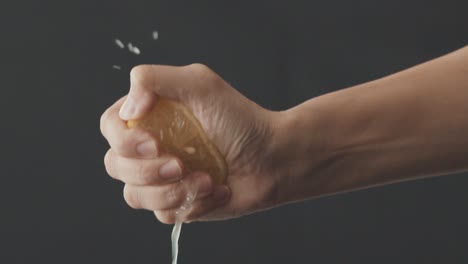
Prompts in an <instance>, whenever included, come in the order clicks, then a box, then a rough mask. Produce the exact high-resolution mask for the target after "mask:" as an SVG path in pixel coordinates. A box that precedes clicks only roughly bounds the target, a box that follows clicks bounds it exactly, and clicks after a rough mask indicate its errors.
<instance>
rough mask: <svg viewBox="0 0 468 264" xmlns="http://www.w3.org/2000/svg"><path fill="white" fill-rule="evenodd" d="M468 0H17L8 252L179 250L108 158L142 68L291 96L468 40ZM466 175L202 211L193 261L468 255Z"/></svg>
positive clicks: (6, 26)
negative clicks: (137, 204) (105, 129)
mask: <svg viewBox="0 0 468 264" xmlns="http://www.w3.org/2000/svg"><path fill="white" fill-rule="evenodd" d="M467 3H468V1H465V0H444V1H440V0H439V1H435V0H431V1H428V0H424V1H423V0H418V1H403V0H398V1H395V0H391V1H378V0H377V1H376V0H374V1H370V0H357V1H346V0H332V1H330V0H315V1H306V0H303V1H215V0H212V1H206V0H196V1H157V0H152V1H55V2H54V1H15V2H14V1H2V3H1V4H0V29H1V33H2V34H1V41H0V55H1V57H0V65H1V73H0V75H1V83H0V85H1V91H2V94H1V99H2V100H1V101H2V103H1V109H0V110H1V113H2V116H3V120H2V131H1V133H2V134H1V135H2V136H1V137H0V140H1V143H2V144H1V153H2V154H1V155H2V158H1V169H2V173H1V183H0V186H1V192H0V243H1V245H0V263H113V264H118V263H122V264H124V263H125V264H128V263H135V264H137V263H138V264H143V263H170V245H169V236H170V231H171V226H167V225H163V224H160V223H159V222H157V221H155V219H154V217H153V215H152V214H151V213H149V212H146V211H135V210H132V209H130V208H129V207H127V206H126V204H125V202H124V200H123V197H122V187H123V186H122V184H121V183H119V182H115V181H113V180H111V179H110V178H109V177H108V176H107V175H106V173H105V170H104V167H103V162H102V160H103V155H104V153H105V151H106V149H107V143H106V142H105V140H104V138H103V137H102V136H101V135H100V132H99V117H100V115H101V113H102V112H103V111H104V110H105V109H106V108H107V107H108V106H109V105H110V104H111V103H113V102H114V101H115V100H116V99H117V98H119V97H121V96H122V95H123V94H125V93H126V92H127V91H128V85H129V82H128V70H129V69H130V68H131V66H133V65H136V64H140V63H158V64H172V65H183V64H189V63H192V62H202V63H205V64H207V65H209V66H210V67H212V68H213V69H214V70H215V71H216V72H218V73H219V74H220V75H221V76H223V77H224V78H225V79H226V80H227V81H228V82H230V83H231V84H232V85H233V86H234V87H236V88H237V89H238V90H240V91H241V92H242V93H244V94H245V95H246V96H247V97H249V98H251V99H252V100H254V101H256V102H258V103H259V104H261V105H262V106H264V107H267V108H269V109H275V110H280V109H286V108H288V107H291V106H294V105H296V104H298V103H300V102H302V101H305V100H307V99H308V98H311V97H314V96H317V95H320V94H324V93H327V92H331V91H334V90H338V89H342V88H345V87H348V86H351V85H355V84H358V83H361V82H365V81H369V80H372V79H375V78H378V77H382V76H385V75H387V74H390V73H394V72H396V71H399V70H401V69H404V68H406V67H410V66H412V65H415V64H418V63H421V62H423V61H426V60H428V59H432V58H434V57H437V56H439V55H442V54H445V53H447V52H449V51H452V50H454V49H457V48H460V47H462V46H464V45H466V44H468V4H467ZM153 30H158V31H159V33H160V39H159V40H158V41H153V40H152V39H151V32H152V31H153ZM117 37H118V38H120V39H122V40H123V41H132V42H133V43H134V44H136V45H137V46H139V47H140V48H141V50H142V55H141V56H134V55H132V54H129V53H128V52H124V51H122V50H119V49H118V48H116V46H115V45H114V43H113V39H114V38H117ZM113 64H118V65H121V66H122V67H123V70H122V71H116V70H112V69H111V65H113ZM421 96H424V95H421ZM337 111H339V109H337ZM312 114H313V113H311V115H312ZM466 176H468V175H467V174H464V175H452V176H448V177H439V178H432V179H427V180H423V181H415V182H409V183H402V184H396V185H391V186H387V187H382V188H376V189H371V190H364V191H359V192H354V193H349V194H343V195H338V196H333V197H327V198H321V199H317V200H313V201H308V202H304V203H300V204H295V205H289V206H285V207H281V208H278V209H275V210H271V211H268V212H264V213H260V214H256V215H252V216H248V217H243V218H240V219H235V220H230V221H225V222H212V223H195V224H191V225H188V226H185V227H184V230H183V235H182V241H181V256H180V263H236V264H237V263H468V252H467V246H468V237H467V235H468V226H467V223H468V214H467V211H468V205H467V204H466V201H467V199H468V192H467V186H468V177H466Z"/></svg>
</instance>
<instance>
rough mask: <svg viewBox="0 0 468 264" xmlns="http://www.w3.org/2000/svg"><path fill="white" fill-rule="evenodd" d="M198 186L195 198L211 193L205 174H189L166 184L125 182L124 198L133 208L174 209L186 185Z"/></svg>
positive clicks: (182, 195) (185, 189)
mask: <svg viewBox="0 0 468 264" xmlns="http://www.w3.org/2000/svg"><path fill="white" fill-rule="evenodd" d="M192 184H196V185H198V186H199V190H198V194H197V199H203V197H206V196H207V195H209V194H211V192H212V191H213V190H212V186H213V185H212V181H211V179H210V177H209V176H208V175H206V174H199V175H195V174H194V175H190V177H187V178H186V179H185V180H184V183H182V182H181V181H178V182H175V183H171V184H167V185H147V186H136V185H130V184H126V185H125V187H124V198H125V201H126V202H127V204H128V205H129V206H130V207H132V208H135V209H147V210H152V211H158V210H176V209H177V208H179V207H180V206H181V205H182V203H183V202H184V200H185V199H186V195H187V188H186V186H187V185H189V186H190V185H192Z"/></svg>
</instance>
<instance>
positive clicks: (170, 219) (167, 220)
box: [154, 210, 175, 225]
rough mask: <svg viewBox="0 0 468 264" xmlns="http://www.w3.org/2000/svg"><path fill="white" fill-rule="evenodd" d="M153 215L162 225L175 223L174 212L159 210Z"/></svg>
mask: <svg viewBox="0 0 468 264" xmlns="http://www.w3.org/2000/svg"><path fill="white" fill-rule="evenodd" d="M154 215H155V216H156V218H157V219H158V220H159V222H161V223H163V224H168V225H170V224H174V222H175V212H174V211H173V210H160V211H155V212H154Z"/></svg>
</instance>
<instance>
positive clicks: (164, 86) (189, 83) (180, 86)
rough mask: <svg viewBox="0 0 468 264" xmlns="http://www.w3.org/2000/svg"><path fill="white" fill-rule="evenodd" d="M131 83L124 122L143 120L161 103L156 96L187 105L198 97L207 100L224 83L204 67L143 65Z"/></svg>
mask: <svg viewBox="0 0 468 264" xmlns="http://www.w3.org/2000/svg"><path fill="white" fill-rule="evenodd" d="M130 83H131V85H130V91H129V93H128V97H127V99H126V100H125V103H124V104H123V106H122V107H121V109H120V117H121V118H122V119H124V120H132V119H138V118H141V117H142V116H143V115H144V114H145V113H147V112H148V111H149V110H150V109H151V108H152V106H153V104H154V103H157V102H156V101H157V99H156V94H157V95H161V96H165V97H168V98H170V99H173V100H176V101H181V102H183V103H184V102H185V101H187V100H188V98H192V97H193V96H194V95H195V96H196V97H198V98H203V97H204V94H206V93H207V92H208V91H209V88H211V86H213V85H212V84H215V85H216V84H221V83H223V81H222V79H221V78H220V77H219V76H218V75H216V74H215V73H214V72H213V71H211V70H210V69H209V68H208V67H206V66H204V65H202V64H191V65H187V66H182V67H176V66H166V65H139V66H136V67H134V68H133V69H132V70H131V72H130ZM200 84H203V85H200Z"/></svg>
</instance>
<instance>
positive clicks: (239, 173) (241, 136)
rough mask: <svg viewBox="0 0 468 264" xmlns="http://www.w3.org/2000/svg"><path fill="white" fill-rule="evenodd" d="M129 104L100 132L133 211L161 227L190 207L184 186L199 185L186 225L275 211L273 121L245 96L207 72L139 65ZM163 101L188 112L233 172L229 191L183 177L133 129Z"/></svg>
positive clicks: (197, 177)
mask: <svg viewBox="0 0 468 264" xmlns="http://www.w3.org/2000/svg"><path fill="white" fill-rule="evenodd" d="M130 79H131V87H130V92H129V94H128V96H126V97H124V98H122V99H120V100H119V101H117V102H116V103H115V104H114V105H113V106H111V107H110V108H109V109H107V110H106V112H105V113H104V114H103V115H102V117H101V131H102V134H103V135H104V137H105V138H106V139H107V140H108V142H109V144H110V146H111V148H110V150H109V151H108V152H107V154H106V156H105V159H104V160H105V166H106V169H107V172H108V173H109V175H110V176H111V177H113V178H115V179H118V180H121V181H123V182H124V183H125V187H124V198H125V200H126V202H127V203H128V204H129V205H130V206H131V207H132V208H143V209H147V210H152V211H154V213H155V215H156V217H157V218H158V219H159V220H160V221H161V222H163V223H173V222H174V221H175V215H174V214H175V211H176V210H177V209H178V208H179V207H180V205H181V204H182V202H183V200H184V199H185V195H186V190H185V188H184V184H182V183H181V181H180V180H181V179H184V182H188V183H189V184H190V183H195V182H196V183H197V184H198V186H200V187H199V188H200V190H199V195H198V197H197V200H196V201H195V202H194V204H193V208H192V210H191V212H190V214H189V215H188V216H187V219H186V220H187V221H197V220H216V219H227V218H233V217H238V216H241V215H244V214H248V213H252V212H255V211H258V210H262V209H266V208H268V207H272V206H274V205H275V202H274V201H275V200H276V199H275V198H274V194H275V189H276V188H277V182H278V181H277V180H276V177H275V176H274V175H275V173H274V172H273V168H272V166H271V161H272V159H271V148H272V147H271V146H272V145H273V144H272V141H273V134H274V126H273V121H275V120H274V113H273V112H271V111H268V110H266V109H263V108H261V107H260V106H258V105H256V104H255V103H253V102H252V101H250V100H248V99H247V98H246V97H244V96H242V95H241V94H240V93H238V92H237V91H236V90H235V89H233V88H232V87H231V86H230V85H229V84H228V83H226V82H225V81H224V80H222V79H221V78H220V77H219V76H218V75H217V74H215V73H214V72H213V71H211V70H210V69H209V68H207V67H206V66H204V65H200V64H193V65H189V66H184V67H171V66H159V65H142V66H137V67H135V68H134V69H133V70H132V71H131V74H130ZM158 96H163V97H167V98H170V99H173V100H176V101H179V102H181V103H182V104H184V105H186V106H187V107H188V108H189V109H191V111H192V112H193V114H194V115H195V116H196V117H197V118H198V120H199V121H200V122H201V124H202V126H203V128H204V129H205V132H206V134H207V135H208V137H209V138H210V139H211V140H212V142H213V143H214V144H215V145H216V146H217V147H218V149H219V150H220V152H221V153H222V155H223V156H224V157H225V159H226V161H227V164H228V176H227V180H226V183H225V185H223V186H213V183H212V181H211V179H210V177H209V176H208V175H204V174H203V173H193V174H190V175H182V171H183V166H184V164H182V162H181V161H180V160H179V159H178V158H177V157H173V156H170V155H168V154H165V153H158V151H157V149H158V141H157V140H156V139H155V138H154V137H152V136H151V134H150V133H148V132H147V131H144V130H142V129H140V128H136V129H128V128H127V126H126V123H125V120H130V119H136V118H139V117H141V116H143V115H144V114H145V113H147V112H148V111H150V110H151V109H152V107H153V106H154V104H157V103H158Z"/></svg>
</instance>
